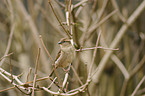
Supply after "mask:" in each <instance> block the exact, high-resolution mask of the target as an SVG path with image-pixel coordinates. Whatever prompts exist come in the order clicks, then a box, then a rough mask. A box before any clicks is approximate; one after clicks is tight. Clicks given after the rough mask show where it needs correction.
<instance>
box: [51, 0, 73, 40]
mask: <svg viewBox="0 0 145 96" xmlns="http://www.w3.org/2000/svg"><path fill="white" fill-rule="evenodd" d="M48 3H49V5H50V7H51V9H52V12H53V13H54V15H55V17H56V19H57V21H58V22H59V24H60V26H61V27H62V29H63V30H64V32H65V33H66V35H67V36H68V37H69V38H71V36H70V33H69V32H68V31H67V30H66V29H65V28H64V26H63V25H62V23H61V21H60V20H59V18H58V16H57V15H56V13H55V11H54V8H53V6H52V4H51V2H50V0H48Z"/></svg>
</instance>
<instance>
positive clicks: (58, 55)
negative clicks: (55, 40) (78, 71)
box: [55, 49, 61, 61]
mask: <svg viewBox="0 0 145 96" xmlns="http://www.w3.org/2000/svg"><path fill="white" fill-rule="evenodd" d="M60 54H61V50H60V49H59V52H58V54H57V56H56V58H55V61H57V59H58V58H59V57H60Z"/></svg>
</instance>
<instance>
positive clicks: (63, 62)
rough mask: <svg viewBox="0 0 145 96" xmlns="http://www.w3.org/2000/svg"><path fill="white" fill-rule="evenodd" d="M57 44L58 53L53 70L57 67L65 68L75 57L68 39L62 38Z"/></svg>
mask: <svg viewBox="0 0 145 96" xmlns="http://www.w3.org/2000/svg"><path fill="white" fill-rule="evenodd" d="M58 44H59V45H60V52H59V53H58V56H57V57H56V60H55V68H56V69H57V68H58V67H62V68H65V67H67V66H68V65H69V64H71V63H72V61H73V58H74V56H75V49H74V47H73V45H72V44H71V40H70V39H68V38H62V39H61V40H60V41H59V42H58ZM53 72H54V70H52V72H51V73H50V75H49V76H52V74H53Z"/></svg>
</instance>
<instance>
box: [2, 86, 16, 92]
mask: <svg viewBox="0 0 145 96" xmlns="http://www.w3.org/2000/svg"><path fill="white" fill-rule="evenodd" d="M14 88H15V87H9V88H6V89H3V90H0V93H1V92H4V91H7V90H11V89H14Z"/></svg>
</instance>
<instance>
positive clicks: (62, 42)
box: [58, 38, 72, 50]
mask: <svg viewBox="0 0 145 96" xmlns="http://www.w3.org/2000/svg"><path fill="white" fill-rule="evenodd" d="M58 44H59V45H60V47H61V49H62V50H67V49H69V48H70V47H72V43H71V39H68V38H62V39H61V40H60V41H59V42H58Z"/></svg>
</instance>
